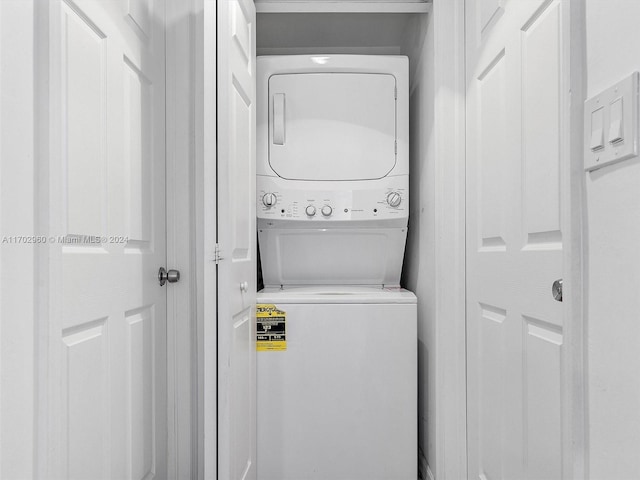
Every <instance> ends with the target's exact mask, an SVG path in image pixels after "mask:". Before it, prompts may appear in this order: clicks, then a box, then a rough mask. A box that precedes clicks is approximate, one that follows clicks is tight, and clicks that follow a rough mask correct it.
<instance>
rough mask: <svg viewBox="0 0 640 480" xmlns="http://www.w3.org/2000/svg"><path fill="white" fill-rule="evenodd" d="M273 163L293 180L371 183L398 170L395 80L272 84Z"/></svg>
mask: <svg viewBox="0 0 640 480" xmlns="http://www.w3.org/2000/svg"><path fill="white" fill-rule="evenodd" d="M269 163H270V165H271V168H272V169H273V171H274V172H275V173H276V174H277V175H278V176H280V177H282V178H286V179H290V180H371V179H378V178H383V177H385V176H387V175H388V174H389V173H390V172H391V171H392V170H393V168H394V166H395V164H396V79H395V77H394V76H393V75H389V74H358V73H304V74H286V75H273V76H271V78H270V79H269Z"/></svg>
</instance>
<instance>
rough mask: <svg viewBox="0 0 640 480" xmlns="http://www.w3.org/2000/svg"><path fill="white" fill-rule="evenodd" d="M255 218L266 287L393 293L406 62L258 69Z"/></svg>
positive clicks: (402, 195)
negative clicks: (369, 288)
mask: <svg viewBox="0 0 640 480" xmlns="http://www.w3.org/2000/svg"><path fill="white" fill-rule="evenodd" d="M257 78H258V85H257V98H258V103H257V119H258V127H257V128H258V129H257V132H256V138H257V167H256V172H257V182H256V183H257V185H256V187H257V217H258V238H259V243H260V255H261V260H262V262H261V263H262V272H263V278H264V283H265V285H266V286H268V287H270V286H274V287H275V286H280V285H285V286H293V285H323V284H344V285H380V286H381V285H385V286H398V285H399V284H400V272H401V270H402V260H403V256H404V247H405V242H406V235H407V221H408V216H409V178H408V175H409V157H408V143H409V138H408V117H409V115H408V98H409V92H408V60H407V58H406V57H401V56H376V55H327V56H318V55H288V56H266V57H259V58H258V63H257Z"/></svg>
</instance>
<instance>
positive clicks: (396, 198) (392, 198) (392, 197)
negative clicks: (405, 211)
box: [387, 192, 402, 208]
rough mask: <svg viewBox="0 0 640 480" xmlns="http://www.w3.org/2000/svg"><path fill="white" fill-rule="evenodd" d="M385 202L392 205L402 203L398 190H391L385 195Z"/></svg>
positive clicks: (397, 205) (396, 205)
mask: <svg viewBox="0 0 640 480" xmlns="http://www.w3.org/2000/svg"><path fill="white" fill-rule="evenodd" d="M387 203H388V204H389V205H390V206H392V207H394V208H395V207H399V206H400V203H402V196H401V195H400V194H399V193H398V192H391V193H390V194H389V195H387Z"/></svg>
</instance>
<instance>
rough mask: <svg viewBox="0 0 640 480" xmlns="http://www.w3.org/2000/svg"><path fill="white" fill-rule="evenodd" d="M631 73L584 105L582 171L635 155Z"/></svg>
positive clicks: (636, 78)
mask: <svg viewBox="0 0 640 480" xmlns="http://www.w3.org/2000/svg"><path fill="white" fill-rule="evenodd" d="M639 87H640V74H639V73H638V72H633V73H632V74H631V75H629V76H627V77H625V78H623V79H622V80H620V81H619V82H618V83H615V84H613V85H611V86H610V87H609V88H606V89H605V90H603V91H601V92H600V93H598V94H597V95H595V96H593V97H591V98H589V99H588V100H586V101H585V102H584V120H583V129H584V130H583V132H584V133H583V138H584V140H583V141H584V169H585V170H586V171H587V172H591V171H593V170H597V169H599V168H603V167H606V166H609V165H614V164H616V163H618V162H621V161H623V160H627V159H629V158H633V157H636V156H637V155H638V141H639V138H638V137H639V130H640V128H639V125H638V123H639V122H638V110H639V106H638V89H639Z"/></svg>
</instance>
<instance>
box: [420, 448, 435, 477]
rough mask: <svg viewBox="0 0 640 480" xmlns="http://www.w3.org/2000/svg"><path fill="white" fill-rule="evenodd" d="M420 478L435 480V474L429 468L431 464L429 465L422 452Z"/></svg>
mask: <svg viewBox="0 0 640 480" xmlns="http://www.w3.org/2000/svg"><path fill="white" fill-rule="evenodd" d="M418 478H422V479H423V480H435V477H434V476H433V472H431V468H429V464H428V463H427V458H426V457H425V456H424V453H423V452H422V450H419V451H418Z"/></svg>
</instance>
